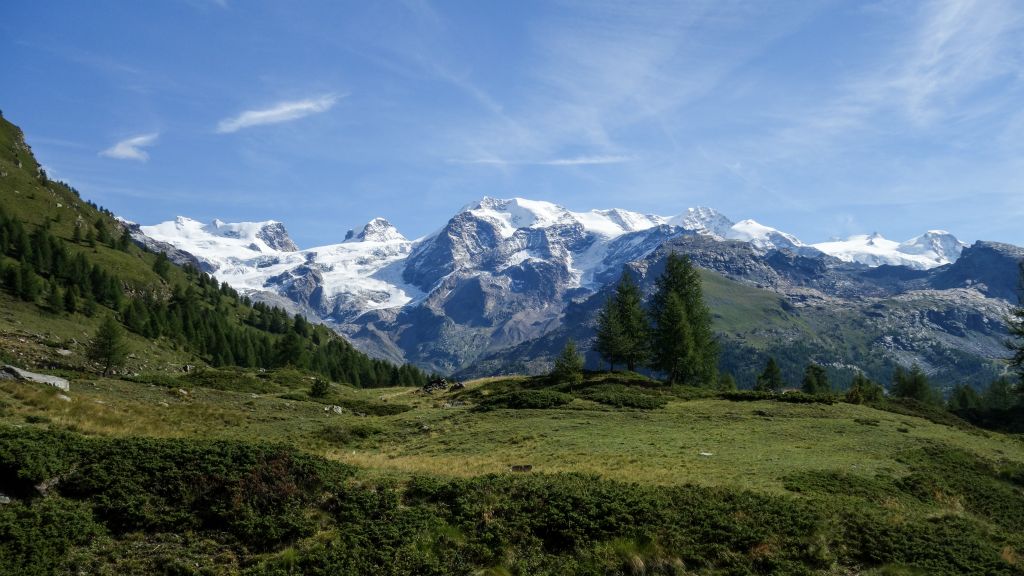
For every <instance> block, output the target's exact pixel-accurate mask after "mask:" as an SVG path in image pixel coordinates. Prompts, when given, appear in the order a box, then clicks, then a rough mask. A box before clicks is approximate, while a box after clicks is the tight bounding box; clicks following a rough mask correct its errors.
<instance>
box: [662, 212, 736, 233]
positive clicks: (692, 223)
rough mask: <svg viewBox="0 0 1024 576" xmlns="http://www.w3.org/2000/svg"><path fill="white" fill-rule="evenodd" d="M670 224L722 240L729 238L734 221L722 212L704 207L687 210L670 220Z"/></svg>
mask: <svg viewBox="0 0 1024 576" xmlns="http://www.w3.org/2000/svg"><path fill="white" fill-rule="evenodd" d="M668 223H669V224H671V225H673V226H680V227H682V228H684V229H686V230H692V231H694V232H696V233H698V234H703V235H705V236H714V237H717V238H721V239H725V238H726V237H728V236H729V233H730V230H731V229H732V226H733V223H732V220H729V219H728V218H726V217H725V216H724V215H723V214H722V213H721V212H719V211H718V210H715V209H714V208H707V207H703V206H698V207H697V208H687V209H686V212H684V213H683V214H680V215H679V216H676V217H675V218H672V219H670V220H669V221H668Z"/></svg>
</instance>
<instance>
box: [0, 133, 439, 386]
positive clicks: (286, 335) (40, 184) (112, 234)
mask: <svg viewBox="0 0 1024 576" xmlns="http://www.w3.org/2000/svg"><path fill="white" fill-rule="evenodd" d="M0 173H2V174H3V177H2V178H0V279H2V281H3V288H4V291H5V292H6V293H7V296H8V297H10V298H11V299H12V300H20V301H21V302H23V303H25V304H28V305H29V306H21V305H14V304H13V303H11V304H10V305H9V306H5V308H7V309H8V314H9V316H10V319H11V320H13V321H14V323H15V325H21V326H25V327H26V328H27V327H29V326H31V327H32V329H29V330H23V331H14V332H13V333H11V332H8V333H5V334H3V335H0V338H2V339H3V340H10V339H12V338H25V336H24V335H21V333H22V332H25V333H27V334H26V335H27V336H29V337H34V338H40V337H42V338H43V339H44V340H45V339H46V338H48V337H50V336H56V337H58V338H59V337H64V338H66V337H67V336H69V335H70V334H69V333H68V331H67V328H69V325H72V326H76V327H81V328H84V329H86V332H87V333H88V332H90V329H92V328H94V327H95V326H96V325H98V323H99V320H100V319H101V318H102V317H104V316H106V315H110V314H115V315H117V316H118V317H119V318H120V320H121V321H122V322H123V324H124V325H125V327H127V328H128V329H129V331H130V332H131V333H132V334H133V335H134V336H135V338H133V343H134V344H135V345H136V348H138V347H148V348H152V347H157V348H159V349H160V352H159V354H157V358H153V360H157V359H161V360H162V359H173V360H176V361H178V362H179V365H183V364H209V365H212V366H242V367H260V368H273V367H283V366H292V367H296V368H300V369H309V370H310V371H312V372H313V373H315V374H318V375H322V376H324V377H327V378H330V379H332V380H335V381H340V382H347V383H351V384H354V385H356V386H380V385H384V384H406V385H422V384H423V383H425V382H426V376H425V375H424V374H423V373H422V372H420V371H419V370H418V369H416V368H413V367H411V366H401V367H399V366H394V365H391V364H388V363H386V362H382V361H379V360H373V359H370V358H369V357H367V356H366V355H364V354H362V353H360V352H358V351H356V350H355V349H354V348H352V346H351V345H349V344H348V343H347V342H346V341H344V340H343V339H341V338H339V337H338V336H337V335H335V334H334V333H333V332H331V331H330V330H328V329H327V328H325V327H322V326H319V325H312V324H309V323H307V322H306V321H305V320H304V319H303V318H302V317H301V316H295V317H294V318H292V317H290V316H288V315H287V314H286V313H285V312H284V311H283V310H281V309H279V308H272V307H268V306H266V305H264V304H252V303H251V302H250V301H249V300H248V299H246V298H241V297H239V295H238V293H237V292H235V291H234V290H233V289H231V288H230V287H229V286H227V285H226V284H218V283H217V282H216V280H214V279H213V278H212V277H210V276H208V275H207V274H205V273H202V272H199V271H198V270H196V269H194V268H187V267H186V268H178V267H176V266H172V265H171V264H170V263H169V262H168V261H167V259H166V257H165V256H163V255H155V254H151V253H148V252H146V251H144V250H141V249H140V248H138V247H136V246H135V245H134V244H133V243H132V242H131V241H130V239H129V234H128V231H127V229H126V228H124V227H123V226H122V225H121V224H120V223H119V222H118V221H117V220H115V219H114V218H113V217H112V215H111V214H110V213H109V212H107V211H105V210H102V209H100V208H97V207H96V206H93V205H90V204H87V203H85V202H83V201H82V200H81V199H80V198H79V196H78V193H77V192H76V191H75V190H73V189H72V188H70V187H69V186H67V185H65V184H63V183H59V182H52V181H50V180H49V179H48V178H47V177H46V174H45V172H43V171H42V170H41V169H40V168H39V167H38V165H37V164H36V162H35V159H34V158H33V157H32V154H31V150H30V149H29V148H28V146H27V145H26V144H25V142H24V139H23V136H22V134H21V131H20V130H19V129H18V128H17V127H15V126H14V125H12V124H10V123H8V122H6V121H5V120H0ZM32 305H34V306H32ZM23 316H27V318H23ZM74 339H75V340H76V342H77V340H78V336H76V337H75V338H74ZM5 348H6V347H5ZM68 349H69V350H70V351H71V352H72V354H71V355H70V356H67V357H62V358H61V359H60V360H56V361H55V362H54V364H55V365H59V366H62V367H69V368H72V367H76V366H75V365H74V361H75V360H76V359H78V355H77V354H75V352H79V350H76V349H75V345H74V343H72V344H70V345H69V348H68ZM8 350H10V349H9V348H8ZM8 353H9V352H8ZM135 356H136V358H142V357H145V356H152V353H150V352H147V353H146V354H145V355H142V354H138V353H136V354H135ZM11 360H12V361H13V360H14V359H11ZM39 360H42V359H39ZM172 363H173V362H172ZM154 364H155V365H154ZM128 367H129V369H131V370H133V371H140V370H147V369H151V370H164V369H167V367H168V365H167V364H161V363H159V362H149V361H146V360H143V361H141V362H138V361H136V362H130V363H129V366H128Z"/></svg>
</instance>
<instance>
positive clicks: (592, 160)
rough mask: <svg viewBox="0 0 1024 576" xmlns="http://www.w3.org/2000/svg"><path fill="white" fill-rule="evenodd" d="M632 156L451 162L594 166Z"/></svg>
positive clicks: (452, 161)
mask: <svg viewBox="0 0 1024 576" xmlns="http://www.w3.org/2000/svg"><path fill="white" fill-rule="evenodd" d="M635 159H636V158H635V157H634V156H612V155H600V156H572V157H568V158H550V159H544V160H507V159H504V158H496V157H492V158H473V159H470V160H451V163H452V164H483V165H490V166H594V165H600V164H622V163H623V162H631V161H633V160H635Z"/></svg>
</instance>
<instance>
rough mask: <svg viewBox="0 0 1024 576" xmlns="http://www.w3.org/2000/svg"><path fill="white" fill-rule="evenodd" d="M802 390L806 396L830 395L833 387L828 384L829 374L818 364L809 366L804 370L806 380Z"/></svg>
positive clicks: (803, 382)
mask: <svg viewBox="0 0 1024 576" xmlns="http://www.w3.org/2000/svg"><path fill="white" fill-rule="evenodd" d="M800 389H801V390H802V391H803V392H804V393H805V394H828V393H829V392H831V391H832V387H831V386H829V383H828V372H826V371H825V369H824V368H822V367H821V366H819V365H817V364H808V365H807V368H805V369H804V379H803V381H802V382H801V383H800Z"/></svg>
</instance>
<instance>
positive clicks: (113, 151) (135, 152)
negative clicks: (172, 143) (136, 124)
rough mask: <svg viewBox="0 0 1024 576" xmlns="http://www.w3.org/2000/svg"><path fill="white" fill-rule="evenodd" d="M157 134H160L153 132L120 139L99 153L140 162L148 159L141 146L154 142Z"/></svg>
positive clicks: (150, 144)
mask: <svg viewBox="0 0 1024 576" xmlns="http://www.w3.org/2000/svg"><path fill="white" fill-rule="evenodd" d="M158 136H160V135H159V134H158V133H156V132H153V133H152V134H142V135H140V136H133V137H131V138H127V139H125V140H121V141H120V142H118V143H117V144H114V145H113V146H111V147H110V148H107V149H106V150H104V151H103V152H100V155H101V156H106V157H108V158H117V159H118V160H139V161H140V162H145V161H146V160H149V154H148V153H146V151H145V150H143V148H144V147H146V146H152V145H153V144H155V143H156V139H157V137H158Z"/></svg>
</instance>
